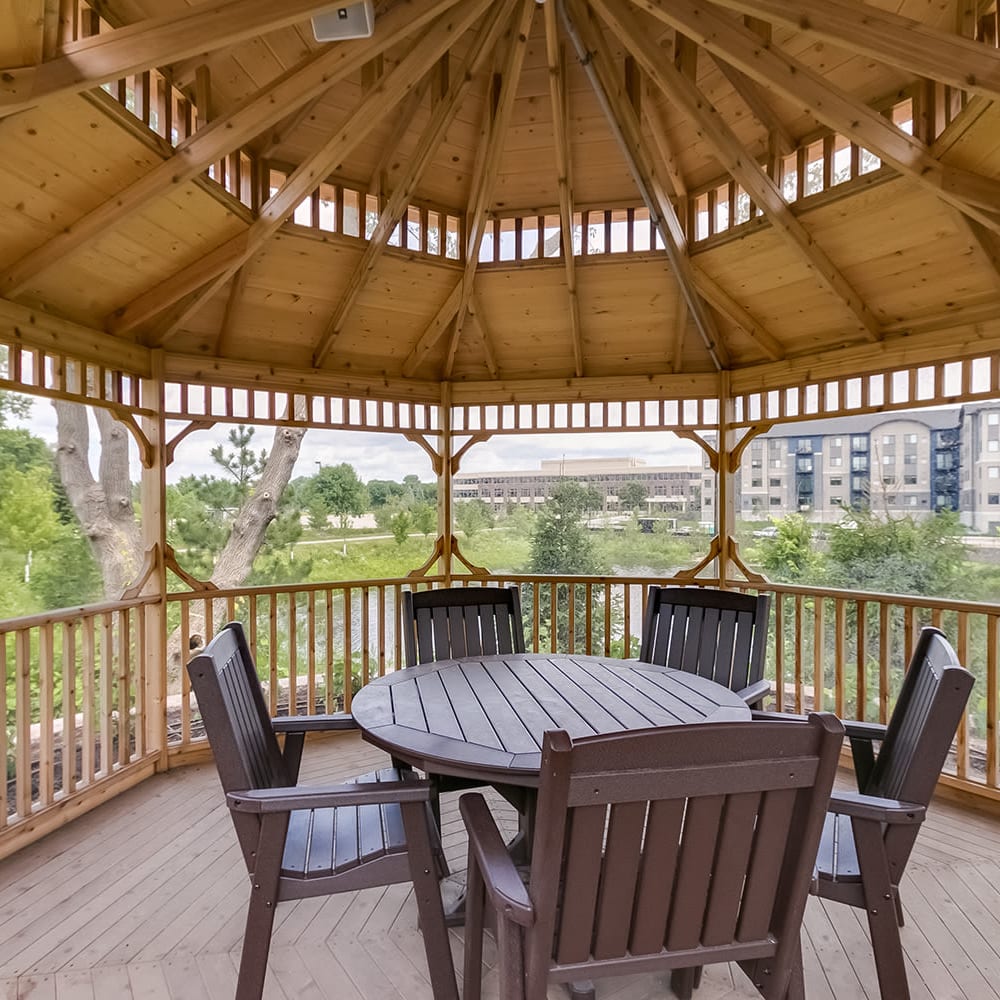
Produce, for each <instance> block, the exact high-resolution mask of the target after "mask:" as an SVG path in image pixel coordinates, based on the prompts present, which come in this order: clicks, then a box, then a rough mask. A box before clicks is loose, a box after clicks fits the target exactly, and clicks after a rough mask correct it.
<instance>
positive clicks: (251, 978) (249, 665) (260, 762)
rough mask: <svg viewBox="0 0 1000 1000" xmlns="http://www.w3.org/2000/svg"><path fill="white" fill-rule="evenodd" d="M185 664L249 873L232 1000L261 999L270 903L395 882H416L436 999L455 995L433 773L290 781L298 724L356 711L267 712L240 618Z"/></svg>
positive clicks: (336, 721)
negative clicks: (432, 809) (432, 807)
mask: <svg viewBox="0 0 1000 1000" xmlns="http://www.w3.org/2000/svg"><path fill="white" fill-rule="evenodd" d="M188 674H189V676H190V678H191V686H192V688H193V689H194V692H195V696H196V697H197V699H198V708H199V710H200V712H201V716H202V719H203V721H204V724H205V732H206V734H207V735H208V742H209V744H210V745H211V747H212V754H213V756H214V758H215V764H216V767H217V768H218V772H219V779H220V781H221V782H222V787H223V790H224V791H225V793H226V804H227V806H228V807H229V811H230V815H231V817H232V820H233V825H234V826H235V828H236V836H237V839H238V840H239V844H240V848H241V850H242V852H243V858H244V861H245V862H246V867H247V872H248V874H249V876H250V885H251V889H250V902H249V905H248V908H247V919H246V931H245V933H244V937H243V951H242V955H241V958H240V968H239V975H238V979H237V987H236V1000H260V997H261V994H262V992H263V989H264V977H265V975H266V971H267V958H268V952H269V950H270V944H271V930H272V927H273V924H274V915H275V906H276V904H277V903H278V902H280V901H281V900H288V899H304V898H307V897H313V896H325V895H329V894H331V893H337V892H349V891H353V890H355V889H363V888H369V887H372V886H382V885H392V884H394V883H397V882H413V886H414V892H415V895H416V900H417V908H418V911H419V916H420V928H421V931H422V932H423V937H424V947H425V951H426V955H427V966H428V971H429V974H430V980H431V986H432V989H433V994H434V997H435V1000H458V993H457V988H456V983H455V971H454V966H453V964H452V959H451V951H450V948H449V945H448V936H447V934H448V932H447V929H446V927H445V923H444V911H443V908H442V904H441V896H440V892H439V890H438V879H437V866H436V861H435V857H434V840H435V839H436V836H437V831H436V830H434V829H433V824H432V823H431V821H430V815H429V809H428V804H429V801H430V794H431V789H430V783H429V782H427V781H423V780H419V779H417V777H416V776H415V774H414V773H413V772H412V771H409V772H399V771H397V770H394V769H386V770H382V771H379V772H377V773H374V774H370V775H366V776H364V777H363V778H361V779H355V780H354V781H350V782H346V783H343V784H335V785H315V786H309V785H297V784H296V781H297V778H298V771H299V763H300V760H301V754H302V744H303V741H304V739H305V734H306V733H307V732H320V731H330V730H344V729H350V728H354V723H353V720H352V719H351V717H350V716H345V715H335V716H291V717H287V718H276V719H271V718H270V716H269V715H268V711H267V706H266V704H265V702H264V696H263V694H262V692H261V688H260V681H259V680H258V677H257V671H256V668H255V666H254V663H253V658H252V656H251V654H250V650H249V648H248V646H247V642H246V636H245V635H244V632H243V627H242V626H241V625H240V624H239V622H231V623H230V624H228V625H226V626H225V627H224V628H223V629H222V630H221V631H220V632H219V634H218V635H217V636H216V637H215V638H214V639H212V641H211V642H210V643H209V644H208V646H206V647H205V649H204V650H203V651H202V652H201V653H200V654H198V655H197V656H195V657H194V658H193V659H192V660H191V661H190V662H189V663H188ZM279 732H280V733H284V734H285V745H284V751H282V749H281V748H280V747H279V745H278V740H277V737H276V733H279Z"/></svg>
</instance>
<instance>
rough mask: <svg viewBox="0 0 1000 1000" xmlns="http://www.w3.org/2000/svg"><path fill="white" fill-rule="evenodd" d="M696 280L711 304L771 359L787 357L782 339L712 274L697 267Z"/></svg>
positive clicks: (778, 359)
mask: <svg viewBox="0 0 1000 1000" xmlns="http://www.w3.org/2000/svg"><path fill="white" fill-rule="evenodd" d="M694 280H695V282H696V283H697V285H698V291H699V292H700V293H701V294H702V296H704V298H705V300H706V301H707V302H708V303H709V305H711V306H712V308H713V309H717V310H718V311H719V312H720V313H722V315H723V316H726V317H727V318H728V319H730V320H732V322H733V323H735V324H736V325H737V326H738V327H739V328H740V329H741V330H743V331H744V332H746V333H747V334H748V335H749V336H750V337H751V339H753V340H754V341H755V342H756V344H757V346H758V347H759V348H760V349H761V350H762V351H763V352H764V354H766V355H767V357H768V358H769V359H770V360H771V361H781V360H782V359H783V358H784V357H785V348H784V345H783V344H782V343H781V341H780V340H778V338H777V337H775V336H774V335H773V334H772V333H771V332H770V331H769V330H768V329H767V328H766V327H765V326H764V325H763V324H762V323H760V322H758V321H757V320H756V319H755V318H754V317H753V316H752V315H751V314H750V312H749V311H748V310H747V309H744V308H743V306H741V305H740V304H739V303H738V302H737V301H736V300H735V299H734V298H733V297H732V296H731V295H730V294H729V293H728V292H727V291H726V290H725V289H724V288H723V287H722V286H721V285H720V284H719V283H718V282H717V281H716V280H715V279H714V278H713V277H711V275H709V274H706V273H705V272H704V271H703V270H702V269H701V268H696V269H695V272H694Z"/></svg>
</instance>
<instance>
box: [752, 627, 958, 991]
mask: <svg viewBox="0 0 1000 1000" xmlns="http://www.w3.org/2000/svg"><path fill="white" fill-rule="evenodd" d="M972 685H973V676H972V674H970V673H969V672H968V671H967V670H965V669H964V668H962V667H961V666H960V665H959V663H958V658H957V656H956V655H955V651H954V650H953V649H952V647H951V645H950V644H949V643H948V640H947V639H946V638H945V637H944V634H943V633H942V632H941V631H940V630H938V629H936V628H930V627H928V628H924V629H923V630H921V633H920V637H919V639H918V641H917V645H916V648H915V649H914V652H913V656H912V658H911V659H910V663H909V666H908V668H907V671H906V675H905V676H904V678H903V684H902V688H901V689H900V692H899V698H898V700H897V701H896V705H895V707H894V708H893V712H892V716H891V717H890V719H889V724H888V726H883V725H879V724H876V723H871V722H845V723H844V728H845V729H846V732H847V736H848V738H849V739H850V743H851V750H852V755H853V759H854V770H855V777H856V779H857V785H858V791H857V792H850V793H848V792H835V793H834V795H833V797H832V798H831V800H830V810H829V814H828V816H827V819H826V823H825V826H824V828H823V836H822V839H821V841H820V847H819V853H818V856H817V860H816V876H817V877H816V879H815V882H814V884H813V890H812V891H813V892H814V893H815V895H817V896H819V897H820V898H822V899H829V900H834V901H836V902H840V903H846V904H848V905H849V906H855V907H858V908H859V909H863V910H864V911H865V913H866V915H867V917H868V927H869V929H870V931H871V940H872V950H873V952H874V957H875V968H876V971H877V973H878V981H879V989H880V990H881V995H882V1000H909V996H910V992H909V986H908V984H907V981H906V966H905V964H904V961H903V949H902V945H901V943H900V938H899V928H900V927H901V926H902V925H903V909H902V906H901V904H900V898H899V883H900V881H901V879H902V877H903V874H904V873H905V871H906V864H907V861H908V860H909V857H910V854H911V852H912V850H913V846H914V843H915V842H916V839H917V834H918V833H919V831H920V824H921V823H922V822H923V820H924V817H925V815H926V812H927V808H928V806H929V804H930V801H931V797H932V796H933V794H934V787H935V785H936V784H937V780H938V777H939V776H940V774H941V769H942V767H943V766H944V763H945V760H946V758H947V756H948V752H949V750H950V749H951V744H952V740H953V739H954V737H955V732H956V730H957V729H958V726H959V724H960V722H961V721H962V716H963V714H964V712H965V708H966V704H967V703H968V700H969V694H970V692H971V691H972ZM755 724H756V723H755ZM876 742H880V743H881V748H880V750H879V753H878V755H877V756H876V754H875V752H874V747H873V744H874V743H876Z"/></svg>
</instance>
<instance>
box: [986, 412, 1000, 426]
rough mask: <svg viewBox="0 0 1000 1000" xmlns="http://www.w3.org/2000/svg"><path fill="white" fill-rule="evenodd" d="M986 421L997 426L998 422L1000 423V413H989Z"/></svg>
mask: <svg viewBox="0 0 1000 1000" xmlns="http://www.w3.org/2000/svg"><path fill="white" fill-rule="evenodd" d="M986 423H988V424H989V425H990V426H992V427H996V426H997V425H998V424H1000V413H987V414H986Z"/></svg>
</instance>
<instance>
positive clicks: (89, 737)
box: [80, 616, 97, 784]
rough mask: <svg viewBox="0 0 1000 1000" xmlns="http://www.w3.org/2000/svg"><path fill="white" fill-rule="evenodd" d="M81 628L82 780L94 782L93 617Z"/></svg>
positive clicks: (94, 648)
mask: <svg viewBox="0 0 1000 1000" xmlns="http://www.w3.org/2000/svg"><path fill="white" fill-rule="evenodd" d="M80 630H81V632H82V643H81V649H80V660H81V668H82V670H83V757H82V760H81V761H80V780H81V781H83V782H85V783H87V784H92V783H93V781H94V770H95V754H94V744H95V742H96V740H97V720H96V717H95V709H96V707H97V702H96V698H95V695H96V685H95V681H96V677H95V676H94V669H95V663H96V660H95V653H96V650H97V643H96V641H95V635H94V619H93V617H91V616H88V617H87V618H84V620H83V621H82V622H81V626H80Z"/></svg>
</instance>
